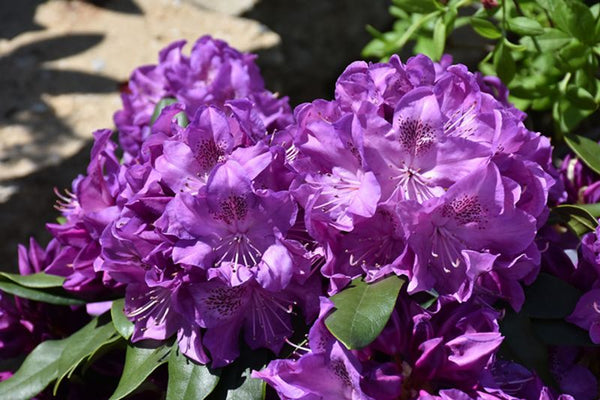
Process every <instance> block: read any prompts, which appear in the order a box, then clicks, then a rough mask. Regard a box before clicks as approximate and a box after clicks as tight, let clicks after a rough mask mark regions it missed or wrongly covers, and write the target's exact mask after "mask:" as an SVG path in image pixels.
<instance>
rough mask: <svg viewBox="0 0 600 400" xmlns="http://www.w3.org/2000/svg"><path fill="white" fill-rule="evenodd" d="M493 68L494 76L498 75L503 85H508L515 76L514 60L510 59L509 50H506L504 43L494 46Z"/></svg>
mask: <svg viewBox="0 0 600 400" xmlns="http://www.w3.org/2000/svg"><path fill="white" fill-rule="evenodd" d="M494 68H495V69H496V75H498V77H499V78H500V79H501V80H502V82H503V83H504V84H505V85H508V84H509V83H510V81H512V79H513V78H514V76H515V72H516V66H515V60H514V59H513V58H512V55H511V54H510V50H508V49H507V48H506V46H505V44H504V42H501V43H499V44H498V46H496V50H495V52H494Z"/></svg>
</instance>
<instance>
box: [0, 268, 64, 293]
mask: <svg viewBox="0 0 600 400" xmlns="http://www.w3.org/2000/svg"><path fill="white" fill-rule="evenodd" d="M0 279H8V280H10V281H13V282H14V283H17V284H19V285H21V286H25V287H28V288H34V289H47V288H55V287H62V285H63V282H64V281H65V278H63V277H62V276H57V275H50V274H46V273H44V272H38V273H36V274H31V275H20V274H11V273H8V272H0Z"/></svg>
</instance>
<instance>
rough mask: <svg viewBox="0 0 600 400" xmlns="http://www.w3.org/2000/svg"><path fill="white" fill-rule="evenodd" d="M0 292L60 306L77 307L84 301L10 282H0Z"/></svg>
mask: <svg viewBox="0 0 600 400" xmlns="http://www.w3.org/2000/svg"><path fill="white" fill-rule="evenodd" d="M0 290H2V291H4V292H6V293H10V294H13V295H15V296H18V297H21V298H24V299H29V300H35V301H41V302H44V303H50V304H56V305H60V306H78V305H83V304H85V301H83V300H78V299H73V298H70V297H66V296H63V295H58V294H52V293H48V292H44V291H41V290H36V289H32V288H27V287H23V286H21V285H17V284H16V283H12V282H5V281H0Z"/></svg>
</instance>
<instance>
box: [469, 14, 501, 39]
mask: <svg viewBox="0 0 600 400" xmlns="http://www.w3.org/2000/svg"><path fill="white" fill-rule="evenodd" d="M471 26H472V27H473V30H475V32H477V33H478V34H479V35H480V36H483V37H484V38H487V39H500V38H501V37H502V32H501V31H500V29H499V28H498V27H497V26H496V25H494V24H493V23H491V22H490V21H488V20H487V19H484V18H477V17H473V18H471Z"/></svg>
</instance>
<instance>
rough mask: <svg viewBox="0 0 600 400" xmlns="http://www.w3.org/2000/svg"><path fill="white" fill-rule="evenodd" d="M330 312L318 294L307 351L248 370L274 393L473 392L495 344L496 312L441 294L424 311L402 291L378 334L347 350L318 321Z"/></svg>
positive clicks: (388, 395) (410, 395)
mask: <svg viewBox="0 0 600 400" xmlns="http://www.w3.org/2000/svg"><path fill="white" fill-rule="evenodd" d="M331 309H332V304H331V302H330V301H328V300H325V299H323V300H322V302H321V314H320V316H319V319H318V320H317V322H315V324H314V325H313V327H312V328H311V331H310V334H309V346H310V349H308V352H306V353H305V354H303V355H302V356H300V357H299V358H298V359H297V360H275V361H273V362H271V363H270V364H269V365H268V366H267V368H266V369H265V370H263V371H260V372H256V373H254V376H255V377H259V378H261V379H264V380H265V381H266V382H267V383H269V384H270V385H271V386H272V387H273V388H274V389H275V390H276V391H277V392H278V394H279V395H280V396H281V398H283V399H328V398H333V397H331V396H337V397H335V398H338V399H378V400H385V399H398V398H403V399H404V398H406V399H416V398H419V396H420V392H421V391H422V390H424V391H425V392H429V393H438V390H442V391H443V389H445V388H448V387H454V388H457V389H463V390H466V391H473V390H475V389H476V388H477V387H478V379H479V377H480V375H481V373H482V370H483V369H484V368H485V367H486V366H487V365H488V364H489V363H490V362H491V360H492V359H493V354H494V353H495V351H496V349H497V348H498V346H499V345H500V343H501V341H502V336H501V335H500V333H499V332H498V324H497V322H496V318H497V316H498V314H497V313H496V312H494V311H493V310H491V309H489V308H487V307H486V306H479V305H475V304H470V303H468V304H459V303H456V302H454V301H452V300H450V299H447V298H446V299H440V302H439V303H438V306H437V308H436V309H435V310H433V311H426V310H423V309H422V308H421V307H419V306H418V305H417V304H416V303H414V302H413V301H411V300H409V299H408V298H406V293H403V294H401V298H400V299H399V301H398V305H397V308H396V310H395V311H394V313H393V314H392V317H391V319H390V321H389V322H388V325H387V326H386V328H385V329H384V331H383V332H382V333H381V334H380V336H379V337H378V338H377V339H375V341H374V342H373V343H371V344H370V345H369V346H367V347H366V348H364V349H361V350H352V351H349V350H347V349H345V347H344V346H343V345H342V344H341V343H340V342H338V341H337V340H336V339H335V338H334V337H333V336H332V335H331V334H330V333H329V331H328V330H327V328H326V327H325V325H324V322H323V321H324V318H325V317H326V316H327V315H328V313H329V311H330V310H331ZM467 398H468V397H467Z"/></svg>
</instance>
